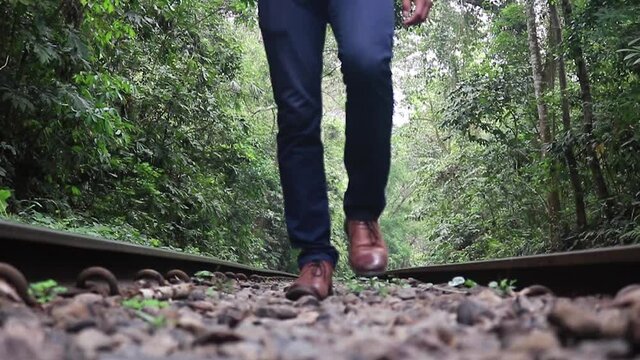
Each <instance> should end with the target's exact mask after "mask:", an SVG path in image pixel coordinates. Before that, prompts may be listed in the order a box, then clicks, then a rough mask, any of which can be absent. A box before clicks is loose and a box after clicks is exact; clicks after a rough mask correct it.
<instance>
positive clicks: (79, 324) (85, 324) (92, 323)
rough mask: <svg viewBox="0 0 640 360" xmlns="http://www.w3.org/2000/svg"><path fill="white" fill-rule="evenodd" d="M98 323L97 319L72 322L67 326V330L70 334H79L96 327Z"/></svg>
mask: <svg viewBox="0 0 640 360" xmlns="http://www.w3.org/2000/svg"><path fill="white" fill-rule="evenodd" d="M97 325H98V323H97V322H96V320H95V319H81V320H78V321H70V322H68V323H67V324H66V325H65V330H66V331H67V332H70V333H78V332H80V331H82V330H84V329H88V328H91V327H96V326H97Z"/></svg>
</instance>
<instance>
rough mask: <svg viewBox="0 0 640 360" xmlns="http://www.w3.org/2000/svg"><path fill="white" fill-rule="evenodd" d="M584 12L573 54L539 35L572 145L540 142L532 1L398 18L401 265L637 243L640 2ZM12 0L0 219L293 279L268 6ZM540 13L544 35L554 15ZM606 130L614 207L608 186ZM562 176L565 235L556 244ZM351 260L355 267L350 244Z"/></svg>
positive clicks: (338, 146) (568, 29) (332, 61)
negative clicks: (581, 205) (553, 215)
mask: <svg viewBox="0 0 640 360" xmlns="http://www.w3.org/2000/svg"><path fill="white" fill-rule="evenodd" d="M572 4H573V5H574V14H573V20H572V21H571V22H570V23H564V22H563V23H562V25H563V30H564V39H563V40H564V42H563V44H562V45H561V46H558V47H557V48H551V47H550V41H549V38H548V37H547V36H548V34H549V31H548V29H544V31H543V29H542V28H541V29H539V31H538V34H539V35H540V40H541V46H542V47H543V54H544V56H545V57H548V58H545V59H543V60H544V62H545V63H546V64H547V65H549V64H551V62H550V59H555V58H559V57H562V58H563V59H564V60H565V65H566V70H567V73H568V75H569V76H568V80H569V81H568V87H567V95H568V99H569V115H570V118H571V119H570V120H571V127H570V129H568V130H565V129H564V128H563V127H562V126H561V124H562V120H561V119H562V117H561V115H562V112H561V99H562V96H561V94H560V91H559V89H558V86H557V85H556V84H557V81H556V82H555V83H554V86H550V84H549V86H548V88H547V89H546V90H547V91H546V95H545V98H544V100H545V102H546V103H547V104H548V108H549V118H550V124H551V127H552V129H551V130H552V131H551V132H552V136H553V137H554V141H553V143H552V144H551V145H550V146H548V148H546V147H545V148H544V149H543V147H542V146H541V142H540V136H539V135H540V134H539V130H538V128H537V112H536V102H535V100H534V96H533V87H532V81H531V69H530V65H529V58H528V46H527V26H526V20H527V18H526V14H525V11H524V8H523V5H522V4H520V3H518V2H494V3H489V2H486V1H485V2H462V3H461V2H456V1H443V2H440V3H438V6H435V7H434V8H433V11H432V14H431V22H429V23H427V24H425V25H424V26H422V27H417V28H412V29H401V28H398V31H397V33H396V38H397V40H398V41H396V52H395V57H394V63H393V64H394V79H395V85H394V87H395V88H396V103H397V110H398V111H397V114H396V119H395V122H396V126H395V128H394V133H393V142H394V147H393V168H392V170H391V174H390V179H389V185H388V194H387V195H388V196H387V204H388V205H387V209H386V212H385V213H384V214H383V216H382V218H381V223H382V228H383V231H384V235H385V239H386V240H387V243H388V246H389V249H390V252H391V255H390V259H389V264H390V266H391V267H393V268H399V267H409V266H414V265H424V264H431V263H445V262H460V261H469V260H476V259H487V258H494V257H506V256H519V255H525V254H533V253H541V252H548V251H552V250H561V249H575V248H587V247H594V246H603V245H616V244H630V243H637V242H640V235H639V230H638V229H639V225H638V224H639V221H640V215H639V214H640V211H639V210H640V177H639V175H638V174H640V158H639V157H638V156H637V153H638V151H639V150H640V128H638V114H640V102H638V98H640V67H639V66H640V64H638V63H637V62H638V60H639V56H638V55H637V54H638V49H637V47H638V40H637V38H638V34H640V21H639V20H638V17H637V14H638V11H640V6H639V5H638V4H637V1H633V0H614V1H606V2H603V1H592V0H586V1H573V2H572ZM3 5H4V6H2V7H0V28H2V29H3V30H4V31H2V32H0V54H2V55H1V56H2V58H0V68H2V70H0V108H2V109H3V111H2V112H0V128H2V132H0V215H2V216H3V217H9V218H11V219H14V220H20V221H25V222H30V223H36V224H41V225H45V226H49V227H52V228H56V229H69V230H73V231H77V232H80V233H84V234H90V235H97V236H104V237H107V238H112V239H119V240H124V241H130V242H134V243H138V244H143V245H148V246H153V247H161V248H168V249H175V250H181V251H186V252H191V253H195V254H203V255H212V256H216V257H219V258H223V259H227V260H232V261H240V262H245V263H249V264H252V265H256V266H264V267H270V268H277V269H284V270H289V271H295V270H296V264H295V253H294V252H293V251H291V249H290V247H289V244H288V241H287V234H286V231H285V228H284V220H283V215H282V213H283V212H282V193H281V190H280V185H279V181H278V180H279V179H278V172H277V167H276V158H277V156H276V142H275V138H276V132H277V126H276V124H275V123H276V117H275V106H274V104H273V98H272V95H271V91H270V81H269V71H268V66H267V61H266V58H265V55H264V48H263V44H262V43H261V39H260V35H259V29H258V27H257V24H256V21H255V7H254V5H255V0H232V1H222V0H214V1H204V0H184V1H179V2H166V1H161V2H158V1H152V0H139V1H134V0H105V1H97V2H95V1H87V0H65V1H62V2H60V1H54V0H43V1H30V0H12V1H8V2H6V1H5V2H4V3H3ZM537 11H539V12H540V14H539V15H540V20H541V21H542V22H544V23H541V26H544V27H545V28H547V27H548V24H546V22H547V21H548V19H549V17H548V16H547V14H546V13H547V11H548V9H547V5H545V4H541V5H540V7H539V8H538V9H537ZM329 39H330V40H329V42H328V43H327V46H326V49H327V51H326V53H327V56H326V57H325V67H326V68H325V72H324V76H323V80H324V85H323V94H325V101H324V114H325V118H324V121H323V140H324V143H325V163H326V171H327V181H328V190H329V201H330V211H331V216H332V231H331V235H332V240H333V243H334V244H335V245H336V247H337V248H338V249H339V251H340V252H341V253H342V254H346V242H345V238H344V237H345V236H344V231H343V230H342V223H343V220H344V215H343V213H342V206H341V201H342V195H343V193H344V191H345V189H346V187H347V179H346V173H345V171H344V166H343V162H342V156H343V145H344V132H345V131H344V129H345V126H344V119H343V108H344V102H345V100H346V94H345V91H344V87H343V83H342V77H341V75H340V72H339V71H334V70H336V69H337V68H339V66H340V63H339V60H338V58H337V56H336V53H337V44H336V43H335V41H334V40H333V39H331V36H329ZM580 46H581V47H582V50H583V54H584V58H585V62H586V64H587V65H588V72H589V75H590V78H591V84H590V88H591V90H592V95H593V108H594V118H595V120H594V123H593V130H592V131H591V133H590V134H588V132H587V131H586V130H585V129H586V128H587V127H588V126H587V125H588V124H585V123H584V119H583V116H582V114H583V109H582V99H581V97H580V95H581V91H580V89H581V88H580V84H579V83H578V81H577V77H576V76H575V74H576V73H577V71H576V70H577V69H576V65H575V63H574V61H572V59H573V55H574V54H576V50H577V48H578V47H580ZM547 55H549V56H547ZM5 60H6V61H5ZM5 62H6V66H5ZM547 69H550V67H547ZM592 141H593V142H595V149H596V155H597V157H598V160H599V162H600V164H601V166H602V169H603V174H604V176H605V182H606V184H607V186H608V188H609V192H610V193H611V197H610V199H601V198H599V197H598V196H596V194H595V191H594V181H593V177H592V175H591V170H590V168H589V165H588V164H589V160H590V159H589V152H588V151H587V149H589V147H590V146H594V144H593V142H592ZM567 148H571V149H573V151H574V154H575V157H576V159H577V172H578V175H579V178H580V181H581V183H582V185H583V187H584V189H585V204H586V212H587V217H588V219H587V220H588V226H587V228H586V229H577V228H576V227H575V226H574V225H573V223H574V210H575V209H574V205H573V201H572V200H573V198H572V197H573V193H572V185H571V182H570V181H569V177H568V170H567V167H566V165H565V164H566V161H565V149H567ZM542 150H545V152H546V153H547V154H548V156H542ZM552 166H554V167H557V173H558V179H557V184H556V185H557V187H558V189H559V193H560V198H561V209H560V214H559V223H560V229H559V230H558V231H560V232H561V233H560V234H553V236H550V235H551V234H550V232H549V217H548V211H547V199H546V194H547V193H548V192H549V181H548V180H549V179H548V178H549V172H550V171H549V170H550V169H551V167H552ZM607 209H611V211H610V212H611V215H609V214H607V212H608V211H606V210H607ZM556 237H558V238H560V239H561V243H560V244H558V243H556V242H555V241H556V240H555V238H556ZM337 272H338V274H340V275H341V276H349V275H350V270H349V269H348V265H347V263H346V257H345V256H342V257H341V260H340V262H339V263H338V267H337ZM349 281H351V280H349ZM375 284H377V283H372V284H369V283H360V282H358V281H355V280H354V282H353V284H352V285H353V287H354V290H358V289H361V290H362V289H366V288H375V287H376V286H378V285H375ZM469 285H472V284H471V283H469V284H468V285H467V286H469ZM224 286H227V285H224V284H220V285H219V286H218V285H216V287H218V288H219V289H223V288H224ZM380 286H381V287H380V289H384V286H383V285H380ZM460 286H462V285H460ZM361 290H360V291H361ZM212 291H216V289H214V290H212ZM382 291H383V292H384V290H382ZM149 320H153V319H149ZM153 321H155V320H153Z"/></svg>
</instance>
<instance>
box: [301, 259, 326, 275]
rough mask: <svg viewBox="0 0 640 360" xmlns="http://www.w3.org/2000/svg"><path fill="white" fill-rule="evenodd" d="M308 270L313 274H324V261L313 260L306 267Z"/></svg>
mask: <svg viewBox="0 0 640 360" xmlns="http://www.w3.org/2000/svg"><path fill="white" fill-rule="evenodd" d="M306 271H311V272H312V273H311V274H312V275H313V276H323V275H324V267H323V266H322V263H321V262H319V261H312V262H310V263H309V264H308V265H307V266H306V269H305V272H306Z"/></svg>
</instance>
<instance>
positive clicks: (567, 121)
mask: <svg viewBox="0 0 640 360" xmlns="http://www.w3.org/2000/svg"><path fill="white" fill-rule="evenodd" d="M549 21H550V22H551V34H550V35H551V37H552V38H553V40H554V41H553V43H554V45H555V47H556V49H561V48H562V28H561V26H560V19H559V17H558V10H557V8H556V5H555V4H554V3H553V1H549ZM556 56H557V68H558V82H559V84H560V95H561V99H562V126H563V130H564V133H565V134H566V136H567V141H566V143H565V144H564V146H563V152H564V157H565V160H566V162H567V168H568V170H569V180H570V181H571V187H572V188H573V200H574V203H575V208H576V226H577V228H578V230H579V231H582V230H584V229H585V228H586V227H587V213H586V210H585V205H584V189H583V187H582V180H581V179H580V173H579V172H578V163H577V161H576V157H575V154H574V153H573V135H572V134H573V131H572V129H571V108H570V106H569V96H568V94H567V70H566V68H565V63H564V57H563V55H562V54H561V53H558V54H556Z"/></svg>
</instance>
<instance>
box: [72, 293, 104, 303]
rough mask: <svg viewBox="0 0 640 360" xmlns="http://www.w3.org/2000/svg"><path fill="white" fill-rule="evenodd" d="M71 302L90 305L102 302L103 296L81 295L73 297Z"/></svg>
mask: <svg viewBox="0 0 640 360" xmlns="http://www.w3.org/2000/svg"><path fill="white" fill-rule="evenodd" d="M73 301H74V302H78V303H81V304H86V305H91V304H95V303H101V302H103V301H104V296H102V295H100V294H94V293H83V294H78V295H76V296H74V297H73Z"/></svg>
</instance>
